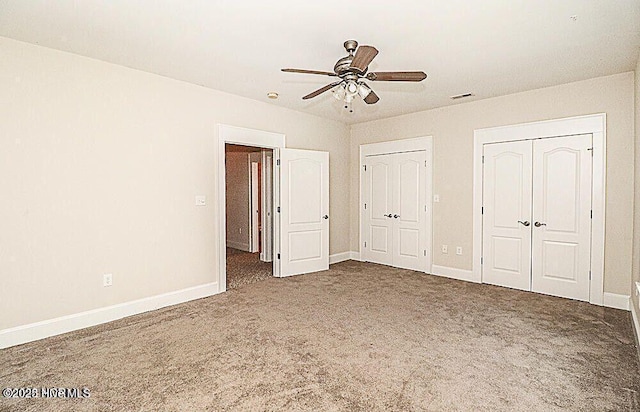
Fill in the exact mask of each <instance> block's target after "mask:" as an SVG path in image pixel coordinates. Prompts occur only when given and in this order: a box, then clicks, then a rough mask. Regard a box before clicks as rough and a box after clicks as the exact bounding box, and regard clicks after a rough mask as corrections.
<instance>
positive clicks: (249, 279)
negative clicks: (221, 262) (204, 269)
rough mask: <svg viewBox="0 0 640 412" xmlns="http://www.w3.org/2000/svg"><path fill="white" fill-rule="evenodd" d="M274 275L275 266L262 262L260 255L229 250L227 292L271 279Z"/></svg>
mask: <svg viewBox="0 0 640 412" xmlns="http://www.w3.org/2000/svg"><path fill="white" fill-rule="evenodd" d="M272 273H273V264H272V263H271V262H262V261H261V260H260V253H249V252H244V251H242V250H238V249H233V248H230V247H228V248H227V290H229V289H237V288H239V287H241V286H244V285H249V284H251V283H256V282H261V281H263V280H266V279H269V278H270V277H272V276H273V275H272Z"/></svg>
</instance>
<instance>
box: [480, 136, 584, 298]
mask: <svg viewBox="0 0 640 412" xmlns="http://www.w3.org/2000/svg"><path fill="white" fill-rule="evenodd" d="M591 141H592V136H591V135H590V134H589V135H577V136H565V137H555V138H548V139H536V140H522V141H516V142H507V143H493V144H486V145H484V148H483V155H484V168H483V265H482V281H483V282H484V283H490V284H495V285H499V286H506V287H510V288H515V289H522V290H529V291H533V292H538V293H544V294H549V295H554V296H561V297H566V298H571V299H577V300H584V301H588V300H589V286H590V270H591V268H590V261H591V259H590V253H591V180H592V173H591V168H592V152H591V150H592V142H591Z"/></svg>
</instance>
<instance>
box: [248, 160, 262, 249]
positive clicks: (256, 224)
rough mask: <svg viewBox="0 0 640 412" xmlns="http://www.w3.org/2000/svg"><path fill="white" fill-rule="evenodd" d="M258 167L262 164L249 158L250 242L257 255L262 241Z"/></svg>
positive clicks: (250, 246)
mask: <svg viewBox="0 0 640 412" xmlns="http://www.w3.org/2000/svg"><path fill="white" fill-rule="evenodd" d="M258 167H260V164H259V163H258V162H254V161H252V160H251V157H249V169H250V170H249V176H251V178H250V181H251V184H250V185H249V217H250V219H249V222H250V227H251V231H250V233H251V236H250V238H251V241H250V242H249V248H250V249H251V250H250V252H251V253H256V252H258V250H259V249H260V248H259V246H258V242H259V240H260V218H259V216H258V210H257V208H258V204H259V203H260V192H259V190H258V187H259V186H260V185H259V184H258V174H259V173H258Z"/></svg>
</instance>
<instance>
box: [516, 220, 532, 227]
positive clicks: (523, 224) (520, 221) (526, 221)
mask: <svg viewBox="0 0 640 412" xmlns="http://www.w3.org/2000/svg"><path fill="white" fill-rule="evenodd" d="M518 223H522V226H529V225H531V223H529V221H528V220H525V221H524V222H523V221H522V220H518Z"/></svg>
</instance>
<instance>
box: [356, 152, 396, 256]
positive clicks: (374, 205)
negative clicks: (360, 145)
mask: <svg viewBox="0 0 640 412" xmlns="http://www.w3.org/2000/svg"><path fill="white" fill-rule="evenodd" d="M392 163H393V159H392V155H378V156H371V157H369V158H367V172H366V174H365V175H364V178H365V185H364V189H365V193H363V197H364V199H366V200H365V203H366V205H367V206H366V209H365V210H364V222H363V224H364V227H365V228H366V229H365V230H366V234H365V238H364V242H366V246H364V245H363V246H364V248H363V249H362V250H363V258H364V260H366V261H368V262H373V263H381V264H384V265H391V264H392V263H393V255H392V253H393V250H392V236H393V231H392V229H393V217H392V215H393V202H392V191H393V189H392V175H393V165H392Z"/></svg>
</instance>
